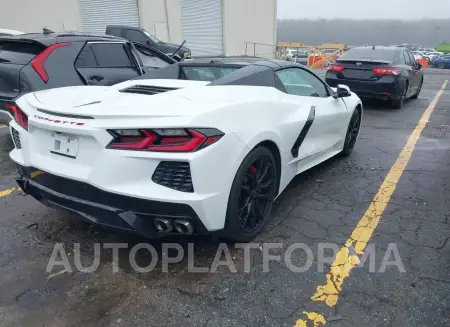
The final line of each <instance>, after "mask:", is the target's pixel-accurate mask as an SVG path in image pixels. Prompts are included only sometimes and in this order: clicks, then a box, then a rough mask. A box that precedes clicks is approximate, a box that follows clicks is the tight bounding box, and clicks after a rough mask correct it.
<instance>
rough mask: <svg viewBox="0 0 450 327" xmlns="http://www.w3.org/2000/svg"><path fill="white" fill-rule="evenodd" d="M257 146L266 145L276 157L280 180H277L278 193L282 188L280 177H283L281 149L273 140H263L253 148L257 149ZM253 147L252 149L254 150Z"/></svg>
mask: <svg viewBox="0 0 450 327" xmlns="http://www.w3.org/2000/svg"><path fill="white" fill-rule="evenodd" d="M257 147H265V148H267V149H269V150H270V152H272V155H273V157H274V159H275V163H276V165H277V167H276V168H277V177H278V181H277V193H278V191H279V188H280V178H281V154H280V149H279V148H278V145H277V144H276V143H275V142H273V141H271V140H265V141H262V142H260V143H258V144H257V145H256V146H255V147H254V148H253V149H256V148H257ZM253 149H252V150H253Z"/></svg>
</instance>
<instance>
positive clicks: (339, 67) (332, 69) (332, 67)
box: [328, 64, 345, 73]
mask: <svg viewBox="0 0 450 327" xmlns="http://www.w3.org/2000/svg"><path fill="white" fill-rule="evenodd" d="M344 69H345V67H344V66H342V65H337V64H331V65H330V66H329V67H328V70H329V71H330V72H336V73H340V72H342V71H344Z"/></svg>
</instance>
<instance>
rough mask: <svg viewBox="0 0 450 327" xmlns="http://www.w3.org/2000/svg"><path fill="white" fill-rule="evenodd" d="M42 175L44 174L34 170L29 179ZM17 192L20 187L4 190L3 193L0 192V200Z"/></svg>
mask: <svg viewBox="0 0 450 327" xmlns="http://www.w3.org/2000/svg"><path fill="white" fill-rule="evenodd" d="M43 173H44V172H43V171H42V170H36V171H34V172H32V173H31V178H35V177H36V176H39V175H41V174H43ZM19 190H21V188H20V187H11V188H8V189H6V190H4V191H0V198H3V197H5V196H7V195H10V194H11V193H14V192H15V191H19Z"/></svg>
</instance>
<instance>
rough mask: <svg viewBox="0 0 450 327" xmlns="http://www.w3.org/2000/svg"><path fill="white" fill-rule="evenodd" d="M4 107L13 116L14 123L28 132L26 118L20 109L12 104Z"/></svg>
mask: <svg viewBox="0 0 450 327" xmlns="http://www.w3.org/2000/svg"><path fill="white" fill-rule="evenodd" d="M5 107H6V109H8V110H9V112H11V113H12V114H13V116H14V120H15V121H16V123H17V124H19V125H20V126H21V127H22V128H24V129H26V130H28V116H27V115H26V114H25V113H24V112H23V111H22V109H20V108H19V107H18V106H16V105H14V104H7V105H5Z"/></svg>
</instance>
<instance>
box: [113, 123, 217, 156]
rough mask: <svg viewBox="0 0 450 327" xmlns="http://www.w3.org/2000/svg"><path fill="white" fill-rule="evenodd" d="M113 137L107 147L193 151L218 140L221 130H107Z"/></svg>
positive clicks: (156, 150)
mask: <svg viewBox="0 0 450 327" xmlns="http://www.w3.org/2000/svg"><path fill="white" fill-rule="evenodd" d="M108 132H109V133H110V134H111V135H112V136H113V137H114V139H113V140H112V141H111V143H110V144H109V145H108V146H107V148H109V149H118V150H142V151H155V152H194V151H197V150H200V149H204V148H206V147H207V146H210V145H211V144H214V143H216V142H217V141H219V140H220V139H221V138H222V136H223V135H224V133H223V132H221V131H219V130H217V129H214V128H196V129H184V128H162V129H115V130H108Z"/></svg>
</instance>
